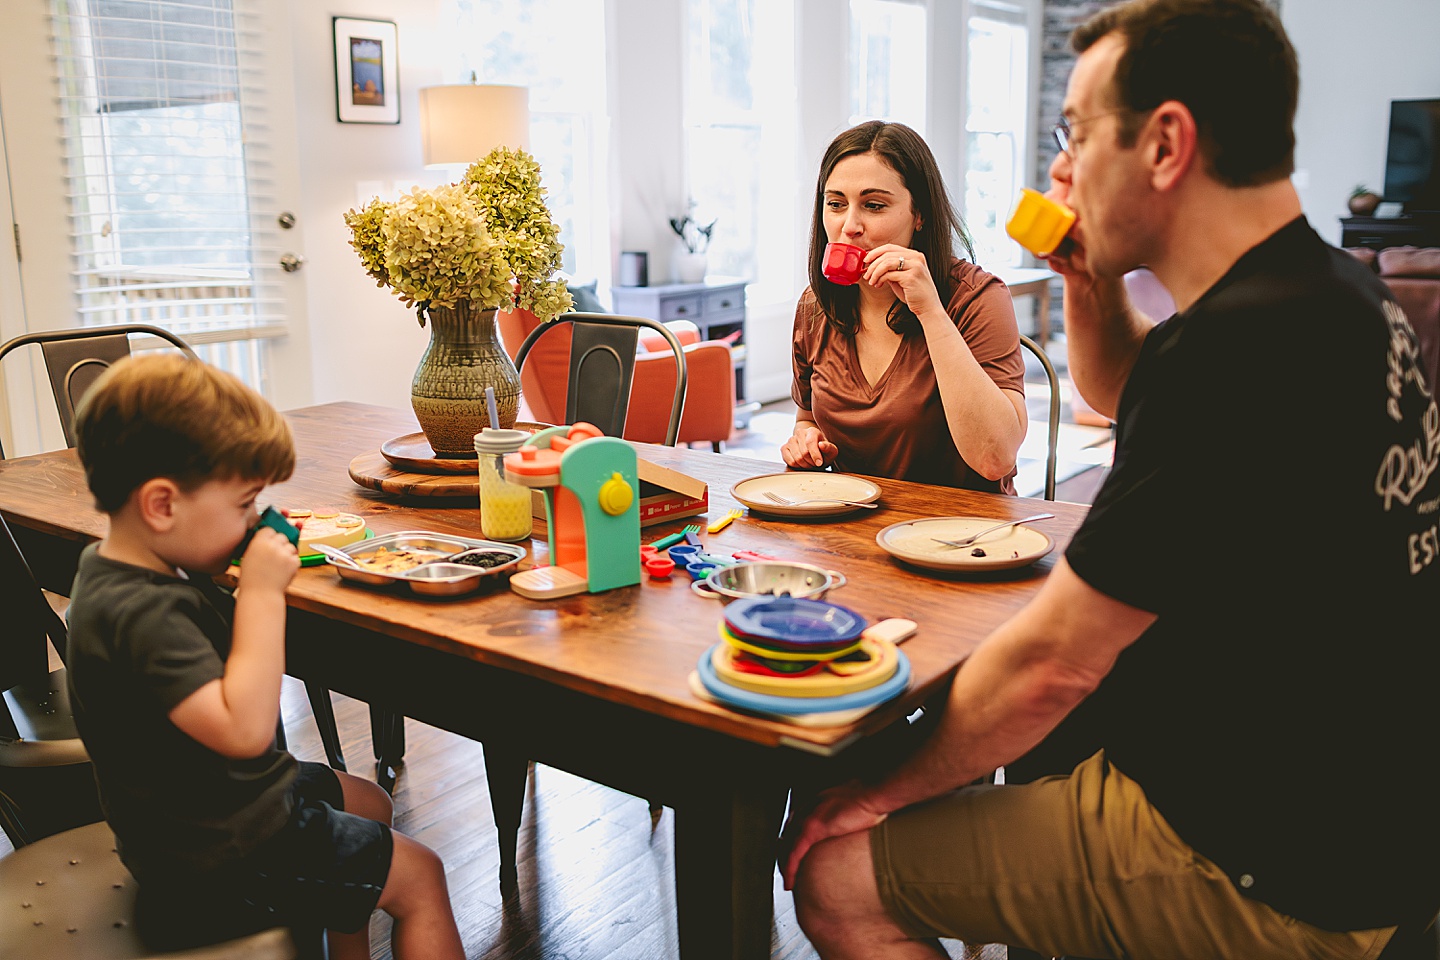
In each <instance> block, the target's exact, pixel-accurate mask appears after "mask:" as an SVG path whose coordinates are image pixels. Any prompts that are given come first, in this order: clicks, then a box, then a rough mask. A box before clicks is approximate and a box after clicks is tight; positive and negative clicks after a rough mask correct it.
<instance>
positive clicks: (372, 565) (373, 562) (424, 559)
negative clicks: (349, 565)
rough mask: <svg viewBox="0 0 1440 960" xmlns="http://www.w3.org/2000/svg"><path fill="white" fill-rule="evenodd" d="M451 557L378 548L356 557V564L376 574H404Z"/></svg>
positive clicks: (416, 551)
mask: <svg viewBox="0 0 1440 960" xmlns="http://www.w3.org/2000/svg"><path fill="white" fill-rule="evenodd" d="M446 556H449V554H445V553H437V552H436V551H434V550H408V549H404V548H391V547H376V548H375V549H374V550H372V551H370V552H368V553H359V554H355V555H354V560H355V562H356V563H358V564H360V565H361V566H362V567H364V568H365V569H367V570H374V571H375V572H376V573H404V572H405V571H406V570H413V569H415V568H416V567H418V566H420V564H422V563H430V562H431V561H434V560H439V559H441V558H443V557H446Z"/></svg>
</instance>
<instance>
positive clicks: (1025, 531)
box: [875, 517, 1055, 571]
mask: <svg viewBox="0 0 1440 960" xmlns="http://www.w3.org/2000/svg"><path fill="white" fill-rule="evenodd" d="M1004 519H1005V518H1004V517H925V518H924V519H922V520H906V521H904V522H903V523H892V524H890V526H888V527H886V528H885V529H884V530H881V531H880V532H879V533H877V534H876V535H875V542H876V543H878V544H880V549H882V550H884V551H885V552H886V553H888V554H890V555H891V556H893V557H897V558H899V559H901V560H903V561H905V562H906V563H910V564H914V565H915V566H917V567H925V568H926V569H929V570H975V571H980V570H1009V569H1012V568H1014V567H1023V566H1025V565H1027V564H1031V563H1034V562H1035V561H1036V560H1039V559H1040V558H1041V557H1043V556H1045V555H1046V554H1047V553H1049V552H1050V551H1051V550H1053V549H1054V548H1055V541H1053V540H1051V539H1050V538H1049V537H1048V536H1047V535H1046V534H1044V533H1043V532H1041V531H1039V530H1036V529H1035V527H1034V525H1033V524H1024V525H1022V526H1018V527H1010V528H1009V529H1008V530H996V531H995V532H994V533H992V534H989V535H988V536H985V537H981V538H980V539H979V540H977V541H975V543H974V544H972V545H971V546H968V547H947V546H946V545H945V544H943V543H936V542H935V541H934V540H933V539H932V538H933V537H939V538H941V539H942V540H963V539H964V538H965V537H968V536H970V535H971V534H974V533H979V532H980V531H981V530H984V529H985V528H986V527H993V526H994V525H995V524H997V523H1000V522H1001V521H1002V520H1004ZM1040 522H1041V523H1043V522H1044V521H1043V520H1042V521H1040ZM977 547H978V548H979V549H981V550H983V551H985V555H984V556H983V557H977V556H975V555H974V551H975V549H976V548H977Z"/></svg>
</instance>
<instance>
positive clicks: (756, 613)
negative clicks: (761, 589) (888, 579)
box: [725, 597, 867, 648]
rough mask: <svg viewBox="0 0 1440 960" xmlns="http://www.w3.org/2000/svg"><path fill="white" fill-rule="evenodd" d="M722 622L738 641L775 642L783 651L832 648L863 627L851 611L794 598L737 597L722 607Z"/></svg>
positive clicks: (863, 624)
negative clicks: (813, 646) (811, 645)
mask: <svg viewBox="0 0 1440 960" xmlns="http://www.w3.org/2000/svg"><path fill="white" fill-rule="evenodd" d="M725 622H726V623H727V624H729V626H730V629H731V630H732V631H734V633H735V635H736V636H737V637H740V638H741V639H744V638H746V637H755V638H758V639H761V640H775V641H779V642H781V643H783V644H785V646H786V647H787V648H794V647H797V646H803V645H805V644H807V643H824V644H830V645H832V646H833V645H834V644H836V643H838V642H841V641H845V640H854V639H855V638H856V637H858V636H860V633H861V631H863V630H864V629H865V627H866V626H867V624H866V622H865V618H864V617H862V616H860V615H859V614H858V613H856V612H855V611H853V610H847V609H846V608H844V607H842V606H838V605H836V604H833V603H827V602H825V601H824V600H805V599H800V598H796V597H741V598H740V599H739V600H736V601H735V602H734V603H731V604H729V605H727V606H726V607H725Z"/></svg>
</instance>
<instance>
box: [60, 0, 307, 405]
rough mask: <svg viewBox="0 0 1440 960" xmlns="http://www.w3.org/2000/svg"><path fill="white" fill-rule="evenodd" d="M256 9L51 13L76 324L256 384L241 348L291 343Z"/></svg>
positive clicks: (78, 1)
mask: <svg viewBox="0 0 1440 960" xmlns="http://www.w3.org/2000/svg"><path fill="white" fill-rule="evenodd" d="M251 3H252V0H54V6H53V11H54V12H53V23H54V26H53V36H54V42H55V52H56V65H57V66H56V72H57V79H58V82H59V93H60V116H61V118H62V120H63V123H64V141H65V156H66V162H67V164H68V169H67V184H68V188H69V200H70V209H71V214H70V234H71V249H72V253H73V257H74V271H73V273H74V276H75V280H76V282H75V289H76V293H77V296H78V301H79V303H78V309H79V312H80V315H81V318H82V323H84V324H85V325H87V326H89V325H97V326H98V325H107V324H113V323H152V324H155V325H157V326H162V327H166V328H168V329H170V330H173V331H174V332H175V333H177V334H179V335H180V336H182V337H184V338H185V339H186V340H187V341H189V342H190V343H192V344H197V345H204V344H215V345H217V346H216V347H215V348H213V349H211V350H203V351H202V356H206V358H207V359H211V360H212V362H217V363H220V365H222V366H226V367H228V368H231V369H232V370H233V371H234V372H235V373H237V374H239V375H241V376H242V377H243V378H244V379H247V380H250V381H252V382H255V381H257V380H260V379H262V377H261V374H260V371H259V370H258V369H256V367H257V366H258V363H259V359H260V357H261V352H260V351H259V350H258V345H256V344H251V345H249V346H248V347H247V346H245V345H243V344H239V343H234V341H246V340H254V339H255V338H261V337H272V336H278V335H280V334H282V333H284V332H285V328H284V317H283V313H282V306H281V304H282V301H281V300H280V298H279V296H278V290H277V289H276V286H277V280H278V276H279V275H278V270H279V267H278V260H279V243H278V237H277V236H276V232H277V231H278V225H277V221H276V214H277V211H276V210H275V209H274V198H273V196H272V194H273V187H272V186H271V176H270V166H269V158H268V157H267V151H266V142H267V139H268V131H267V128H266V119H265V115H264V108H263V103H262V102H261V100H260V98H259V97H258V93H259V92H260V91H261V90H262V89H263V77H262V76H261V75H260V70H259V67H258V59H257V58H255V57H253V56H250V55H247V52H246V51H247V48H249V49H250V50H255V49H256V44H258V42H259V35H258V24H256V23H255V18H256V12H255V11H253V10H252V9H250V7H251ZM227 342H228V343H231V346H230V347H223V348H222V347H220V346H219V345H220V344H224V343H227ZM207 354H214V356H213V357H212V356H207ZM227 360H228V362H226V361H227ZM237 366H238V367H240V369H235V368H236V367H237Z"/></svg>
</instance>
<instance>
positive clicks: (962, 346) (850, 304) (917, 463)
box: [780, 120, 1026, 494]
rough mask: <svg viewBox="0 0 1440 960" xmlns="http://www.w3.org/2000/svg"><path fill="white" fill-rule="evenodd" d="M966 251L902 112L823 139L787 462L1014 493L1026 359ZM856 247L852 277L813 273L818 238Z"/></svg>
mask: <svg viewBox="0 0 1440 960" xmlns="http://www.w3.org/2000/svg"><path fill="white" fill-rule="evenodd" d="M956 236H958V237H959V238H960V241H961V243H962V244H963V245H964V247H965V249H966V252H970V254H971V256H973V255H974V254H973V252H971V251H970V241H969V238H968V237H966V236H965V234H964V230H963V227H962V226H961V224H960V221H959V217H957V216H956V214H955V210H954V208H953V207H952V206H951V203H950V198H949V196H948V195H947V194H946V192H945V184H944V182H943V181H942V180H941V178H940V170H939V168H938V167H937V166H936V163H935V158H934V156H933V155H932V154H931V153H930V148H929V147H928V146H926V144H925V141H924V140H922V139H920V136H919V134H917V133H915V131H914V130H911V129H910V128H909V127H907V126H904V125H903V124H899V123H884V122H881V121H878V120H875V121H871V122H869V123H862V124H860V125H859V126H856V127H852V128H851V129H849V130H846V131H845V132H844V133H842V134H840V135H839V136H838V137H836V138H835V140H834V141H833V142H832V143H831V144H830V147H829V149H828V150H826V151H825V158H824V160H823V161H822V162H821V164H820V177H819V180H818V182H817V185H816V198H815V215H814V221H813V225H812V229H811V235H810V287H809V288H808V289H807V290H806V291H805V293H804V294H802V295H801V297H800V303H799V305H798V306H797V307H796V310H795V331H794V365H795V382H794V386H793V387H792V389H791V396H792V397H793V398H794V400H795V403H796V404H797V405H798V406H799V408H800V409H799V413H798V414H797V416H796V421H795V433H794V435H793V436H792V437H791V438H790V439H789V440H787V441H786V442H785V444H784V446H782V447H781V448H780V454H781V456H782V457H783V459H784V460H785V463H786V464H787V465H789V466H792V467H800V468H818V467H824V466H826V465H830V464H833V465H834V468H835V469H836V470H838V471H842V472H845V473H863V474H868V475H871V476H882V477H893V478H896V479H901V480H916V481H920V482H923V483H935V484H942V485H945V486H951V487H965V488H968V489H972V490H988V491H1001V492H1004V493H1010V494H1013V493H1014V492H1015V483H1014V477H1015V457H1016V454H1017V453H1018V451H1019V449H1020V443H1021V441H1022V440H1024V439H1025V427H1026V414H1025V394H1024V382H1025V363H1024V360H1023V358H1022V357H1021V355H1020V333H1019V329H1018V328H1017V327H1016V325H1015V308H1014V305H1013V304H1012V303H1011V300H1010V294H1009V292H1008V291H1007V290H1006V289H1005V285H1004V284H1003V283H1001V282H1000V281H999V280H998V279H997V278H995V277H993V276H991V275H990V274H988V273H986V272H985V271H983V270H981V269H980V268H979V267H977V266H975V265H974V264H973V263H970V262H968V261H966V260H961V259H958V258H956V257H955V256H954V254H953V252H952V250H953V239H952V238H953V237H956ZM828 241H841V242H844V243H848V244H852V245H854V246H857V247H860V248H861V249H863V250H865V251H866V252H865V259H864V272H863V274H862V275H861V278H860V281H859V282H858V283H856V284H854V285H852V286H841V285H839V284H835V283H832V282H830V281H829V280H827V279H825V277H824V276H823V275H822V273H821V264H822V261H823V258H824V251H825V244H826V243H827V242H828Z"/></svg>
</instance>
